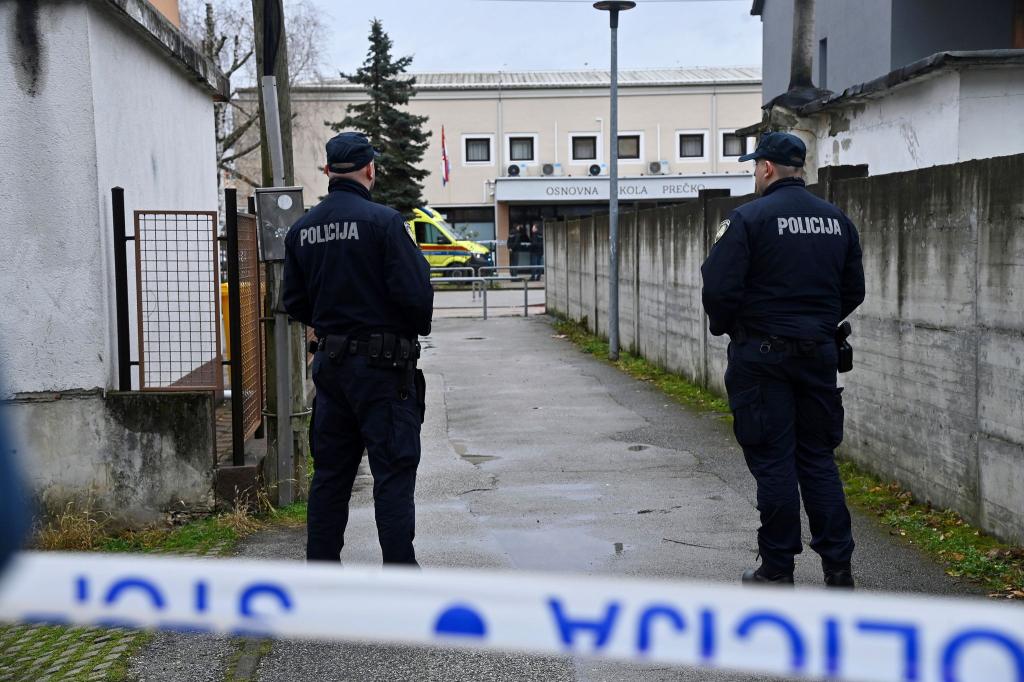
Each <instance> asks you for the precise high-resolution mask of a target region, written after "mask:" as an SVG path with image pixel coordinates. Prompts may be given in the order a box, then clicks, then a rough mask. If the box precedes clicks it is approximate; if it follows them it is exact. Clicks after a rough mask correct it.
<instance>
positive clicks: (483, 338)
mask: <svg viewBox="0 0 1024 682" xmlns="http://www.w3.org/2000/svg"><path fill="white" fill-rule="evenodd" d="M486 340H487V337H484V336H467V337H466V341H486Z"/></svg>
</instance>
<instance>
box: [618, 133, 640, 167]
mask: <svg viewBox="0 0 1024 682" xmlns="http://www.w3.org/2000/svg"><path fill="white" fill-rule="evenodd" d="M619 158H620V159H625V160H627V161H628V160H630V159H639V158H640V136H639V135H619Z"/></svg>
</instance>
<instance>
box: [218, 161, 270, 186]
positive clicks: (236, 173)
mask: <svg viewBox="0 0 1024 682" xmlns="http://www.w3.org/2000/svg"><path fill="white" fill-rule="evenodd" d="M220 169H221V170H222V171H224V172H226V173H227V174H228V175H231V176H233V177H235V178H237V179H239V180H241V181H242V182H245V183H248V184H249V185H251V186H253V187H260V186H261V185H260V183H259V182H258V181H256V180H254V179H252V178H250V177H249V176H248V175H246V174H245V173H242V172H240V171H239V170H238V169H236V168H231V167H230V166H225V165H224V164H221V165H220Z"/></svg>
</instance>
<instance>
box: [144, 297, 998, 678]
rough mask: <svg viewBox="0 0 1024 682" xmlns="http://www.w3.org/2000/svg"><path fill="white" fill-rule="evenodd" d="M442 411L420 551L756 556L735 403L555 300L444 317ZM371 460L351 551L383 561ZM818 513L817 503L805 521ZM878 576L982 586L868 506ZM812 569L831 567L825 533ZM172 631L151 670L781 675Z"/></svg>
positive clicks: (706, 574) (736, 569)
mask: <svg viewBox="0 0 1024 682" xmlns="http://www.w3.org/2000/svg"><path fill="white" fill-rule="evenodd" d="M424 345H425V353H424V358H423V360H422V362H421V366H422V368H423V369H424V371H425V372H426V374H427V381H428V391H427V398H428V416H427V421H426V423H425V424H424V427H423V435H422V442H423V455H422V461H421V465H420V471H419V476H418V483H417V495H416V499H417V540H416V551H417V556H418V558H419V560H420V563H421V564H422V565H423V566H424V567H425V568H429V567H469V568H509V569H523V570H525V569H530V570H544V571H555V572H566V573H587V574H602V575H628V576H648V577H663V578H686V579H699V580H708V581H716V582H735V581H736V580H738V577H739V575H740V574H741V573H742V572H743V570H744V569H746V568H748V567H751V566H754V565H756V557H755V555H756V543H755V530H756V527H757V514H756V510H755V509H754V485H753V480H752V479H751V477H750V474H749V473H748V472H747V470H746V467H745V465H744V463H743V457H742V454H741V452H740V450H739V449H738V447H737V446H736V444H735V441H734V439H733V436H732V432H731V429H730V427H729V425H728V423H726V422H725V421H723V420H722V419H721V418H720V417H721V415H716V414H711V413H699V412H695V411H692V410H689V409H687V408H684V407H681V406H679V405H678V404H676V403H673V402H670V401H669V400H667V399H666V398H665V397H664V395H662V394H661V393H660V392H658V391H657V390H655V389H653V388H652V387H651V386H649V385H647V384H645V383H643V382H640V381H637V380H634V379H632V378H630V377H628V376H627V375H625V374H623V373H622V372H620V371H618V370H616V369H615V368H613V367H611V366H610V365H607V364H605V363H602V362H600V361H598V360H597V359H595V358H592V357H589V356H587V355H584V354H583V353H581V352H580V351H579V350H578V349H577V348H576V347H575V346H573V345H571V344H570V343H569V342H568V341H566V340H564V339H559V338H556V333H555V331H554V330H553V328H552V327H551V324H550V320H549V319H548V318H547V317H544V316H539V317H531V318H528V319H523V318H502V319H491V320H488V321H486V322H484V321H482V320H442V321H438V322H435V327H434V332H433V334H432V335H431V337H429V338H428V339H426V341H425V344H424ZM371 485H372V481H371V479H370V477H369V473H368V470H367V469H366V467H365V464H364V467H363V469H362V470H361V473H360V475H359V477H358V478H357V481H356V489H355V491H354V493H353V498H352V503H351V509H352V513H351V517H350V521H349V530H348V533H347V535H346V546H345V549H344V550H343V552H342V559H343V560H344V561H345V562H346V563H379V562H380V550H379V548H378V546H377V542H376V531H375V528H374V523H373V505H372V497H371ZM804 525H805V530H806V521H805V524H804ZM854 533H855V538H856V541H857V551H856V554H855V556H854V570H855V572H856V576H857V579H858V584H859V586H860V587H861V588H862V589H868V590H886V591H900V592H931V593H937V594H955V593H976V592H977V591H978V589H977V588H976V587H974V586H971V585H969V584H967V583H964V582H962V581H957V580H955V579H953V578H950V577H948V576H946V575H945V573H944V572H943V570H942V568H941V567H940V566H938V565H937V564H935V563H933V562H932V561H930V560H929V559H927V558H926V557H924V556H922V555H921V554H920V553H919V552H918V551H917V549H916V548H914V547H913V546H911V545H908V544H906V543H905V542H903V541H902V540H901V539H900V538H898V537H894V536H892V535H891V534H890V533H889V532H888V531H887V530H886V529H883V528H882V527H881V526H879V525H878V524H877V523H876V522H875V521H874V520H873V519H870V518H867V517H864V516H862V515H859V514H855V515H854ZM304 543H305V536H304V529H302V528H297V529H296V528H282V529H274V530H270V531H266V532H263V533H260V534H258V535H256V536H253V537H252V538H250V539H248V540H247V541H246V542H245V543H243V545H242V546H241V548H240V554H241V555H243V556H246V557H252V558H273V559H294V560H301V559H302V557H303V554H304V546H305V544H304ZM796 579H797V582H798V584H802V585H818V584H820V582H821V571H820V565H819V563H818V560H817V557H816V556H815V555H814V554H813V553H812V552H810V551H809V550H807V551H805V553H804V554H803V555H801V556H799V557H798V558H797V569H796ZM266 649H268V647H262V648H261V647H259V646H257V645H255V644H254V643H252V642H245V641H239V640H230V639H223V638H204V637H195V636H184V635H160V636H158V637H157V638H156V639H155V640H154V642H153V643H152V644H150V645H149V646H148V647H146V649H144V650H143V651H142V652H141V653H140V654H139V655H137V656H136V657H135V658H134V659H133V660H132V663H131V666H130V669H129V679H135V680H223V679H252V680H263V681H271V680H275V681H276V680H595V681H596V680H624V679H635V680H709V681H712V682H716V681H719V680H721V681H725V680H735V681H737V682H739V681H745V680H767V679H769V678H764V677H756V676H748V675H736V674H729V673H715V672H711V671H706V670H683V669H678V668H666V667H638V666H631V665H622V664H611V663H606V662H599V661H589V660H587V661H584V660H573V659H564V658H541V657H532V656H522V655H499V654H488V653H480V652H464V651H453V650H447V649H414V648H405V647H384V646H368V645H351V644H344V645H335V644H324V643H319V642H275V643H273V644H272V645H271V646H270V647H269V651H267V650H266Z"/></svg>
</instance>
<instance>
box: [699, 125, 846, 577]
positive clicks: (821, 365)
mask: <svg viewBox="0 0 1024 682" xmlns="http://www.w3.org/2000/svg"><path fill="white" fill-rule="evenodd" d="M805 154H806V149H805V147H804V144H803V142H802V141H801V140H800V139H799V138H798V137H796V136H794V135H789V134H787V133H768V134H766V135H765V136H764V137H763V138H762V139H761V142H760V144H758V146H757V149H756V150H755V151H754V152H753V153H751V154H747V155H746V156H742V157H740V160H741V161H748V160H753V161H754V162H755V165H754V184H755V187H756V190H757V193H758V194H760V195H761V196H760V198H758V199H755V200H754V201H751V202H749V203H747V204H744V205H743V206H740V207H739V208H738V209H736V210H735V211H733V212H732V214H731V215H730V216H729V219H728V220H725V221H723V222H722V224H721V226H720V228H719V232H718V236H717V241H716V243H715V244H714V246H713V247H712V248H711V253H710V255H709V256H708V258H707V260H706V261H705V262H704V265H703V266H702V267H701V274H702V276H703V280H704V287H703V291H702V297H703V302H704V309H705V311H706V312H707V314H708V318H709V322H710V329H711V333H712V334H713V335H716V336H718V335H722V334H729V337H730V343H729V350H728V361H729V362H728V368H727V369H726V372H725V385H726V389H727V391H728V393H729V407H730V408H731V409H732V412H733V420H734V421H733V430H734V432H735V434H736V440H737V441H738V442H739V444H740V446H741V447H742V448H743V455H744V458H745V459H746V462H747V466H748V467H749V469H750V472H751V473H752V474H753V475H754V478H755V479H756V481H757V508H758V511H759V512H760V514H761V527H760V529H759V530H758V533H757V544H758V548H759V550H760V556H761V565H760V566H759V567H758V568H756V569H751V570H748V571H747V572H746V573H745V574H744V575H743V582H744V583H764V584H772V583H775V584H792V583H793V567H794V557H795V556H796V555H797V554H799V553H800V551H801V542H800V498H801V496H802V497H803V502H804V508H805V510H806V511H807V516H808V518H809V520H810V526H811V549H813V550H814V551H815V552H817V553H818V554H819V555H820V556H821V563H822V568H823V571H824V577H825V584H826V585H828V586H832V587H853V584H854V581H853V572H852V568H851V564H850V560H851V557H852V555H853V548H854V541H853V535H852V532H851V528H850V513H849V511H848V510H847V507H846V499H845V497H844V495H843V487H842V483H841V482H840V480H839V472H838V470H837V468H836V464H835V459H834V450H835V448H836V447H837V446H838V445H839V443H840V442H841V441H842V439H843V416H844V413H843V403H842V390H843V389H841V388H837V382H836V376H837V369H838V348H837V342H836V338H837V335H836V329H837V326H838V325H839V323H840V322H841V321H842V320H843V319H845V318H846V317H847V316H848V315H849V314H850V313H852V312H853V311H854V309H856V308H857V306H858V305H860V303H861V302H862V301H863V300H864V269H863V264H862V257H861V247H860V238H859V237H858V235H857V230H856V228H854V226H853V223H851V222H850V219H849V218H847V217H846V216H845V215H844V214H843V213H842V211H840V210H839V209H838V208H836V207H835V206H833V205H832V204H829V203H828V202H826V201H822V200H821V199H819V198H817V197H816V196H814V195H813V194H811V193H810V192H809V191H807V189H805V187H804V181H803V179H802V177H801V175H802V167H803V165H804V156H805Z"/></svg>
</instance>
